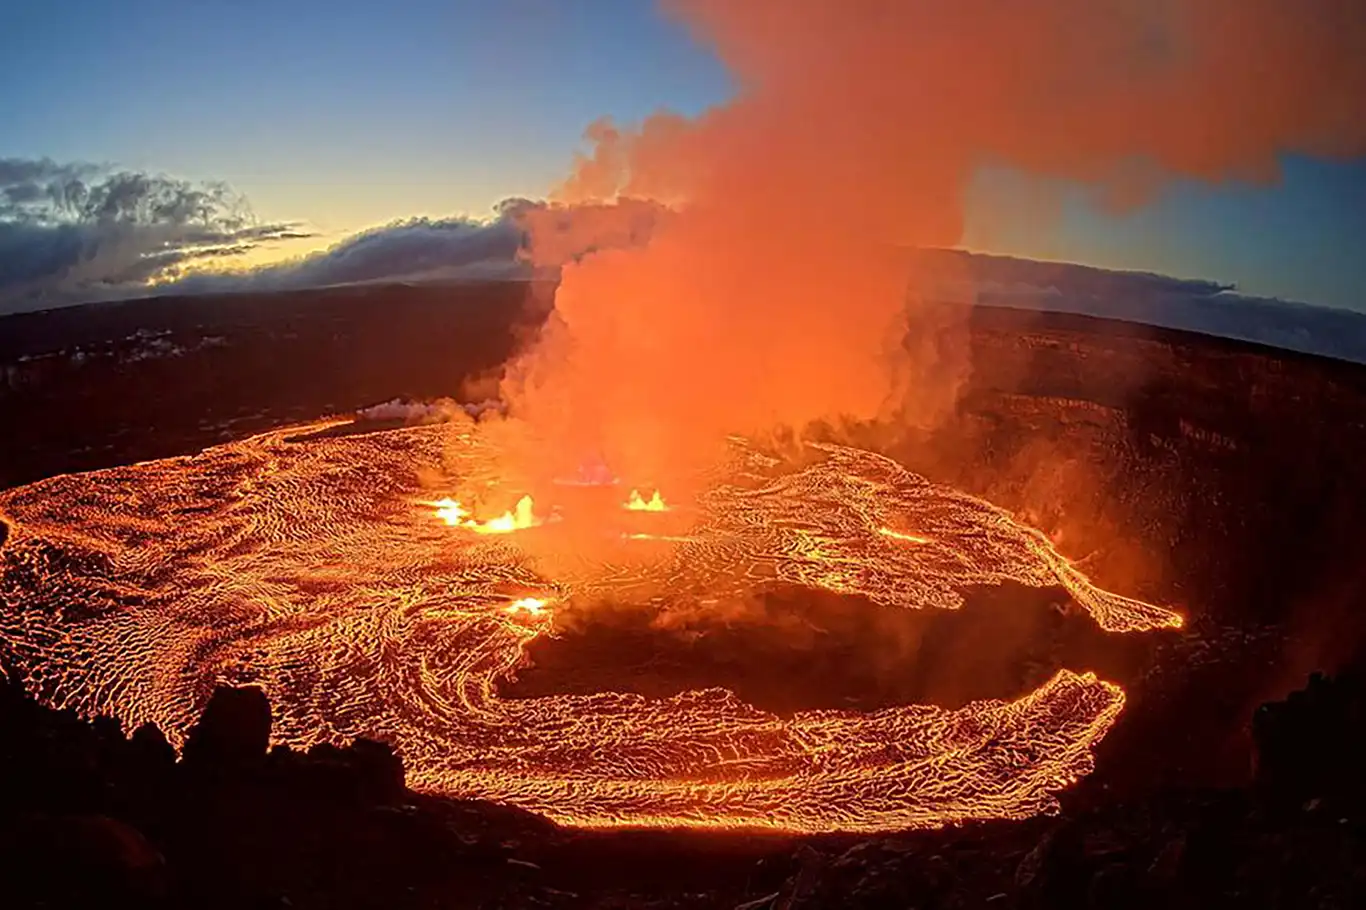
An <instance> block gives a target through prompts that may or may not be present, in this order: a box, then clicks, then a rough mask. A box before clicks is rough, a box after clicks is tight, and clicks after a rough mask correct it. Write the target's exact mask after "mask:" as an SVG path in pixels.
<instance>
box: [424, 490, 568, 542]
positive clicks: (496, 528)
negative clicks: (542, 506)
mask: <svg viewBox="0 0 1366 910" xmlns="http://www.w3.org/2000/svg"><path fill="white" fill-rule="evenodd" d="M430 505H432V506H433V507H435V508H436V517H437V518H440V519H441V520H442V521H444V522H445V523H446V524H448V525H450V526H451V527H457V528H466V529H468V530H470V531H473V532H474V533H476V534H511V533H512V532H513V531H523V530H526V529H527V528H534V527H536V526H537V525H539V524H540V523H541V521H540V519H538V518H537V517H536V512H535V509H536V504H535V502H534V501H533V500H532V498H531V497H530V496H523V497H522V498H521V499H519V500H517V506H516V508H515V509H514V510H511V511H508V512H504V513H503V514H502V515H499V516H498V517H497V518H490V519H489V520H488V521H476V520H475V519H474V518H472V517H470V513H469V512H468V511H466V509H465V507H464V506H462V505H461V504H460V503H458V502H456V501H455V500H454V499H450V498H446V499H439V500H437V501H436V502H434V503H431V504H430Z"/></svg>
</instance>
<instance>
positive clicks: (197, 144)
mask: <svg viewBox="0 0 1366 910" xmlns="http://www.w3.org/2000/svg"><path fill="white" fill-rule="evenodd" d="M946 78H948V79H952V78H953V76H952V74H947V75H946ZM0 85H3V86H5V89H4V91H0V124H3V125H4V127H3V129H0V158H5V157H9V158H43V157H48V158H52V159H54V160H58V161H90V162H97V163H105V162H109V163H114V164H117V165H119V166H122V167H129V168H134V169H139V170H147V171H151V172H158V173H160V172H164V173H168V174H172V175H175V176H180V177H187V178H192V179H213V180H224V181H227V182H228V183H230V184H231V185H233V186H234V187H235V188H236V189H237V190H239V191H241V192H242V193H243V194H245V195H246V196H247V197H248V198H249V199H250V200H251V203H252V205H253V208H254V210H255V211H256V213H257V214H258V215H259V216H260V217H261V218H262V219H264V220H268V221H290V222H295V221H297V222H303V223H305V224H307V225H309V226H310V227H311V228H312V229H313V230H316V231H317V232H318V236H316V237H313V238H310V239H307V240H295V241H290V242H288V243H279V244H274V245H271V246H269V247H266V248H262V249H260V250H257V251H256V253H255V255H256V256H257V257H262V258H266V257H272V256H281V255H285V254H289V253H299V252H303V251H306V250H309V249H313V248H318V247H320V246H327V245H329V244H331V243H333V242H336V241H337V240H339V239H341V238H342V237H344V236H345V235H347V234H350V233H352V232H355V231H358V230H361V229H364V228H368V227H373V226H375V225H379V224H383V223H386V222H389V221H393V220H395V219H403V218H409V217H412V216H418V215H428V216H446V215H452V214H457V213H466V214H472V215H477V216H482V215H485V214H487V213H489V211H490V208H491V206H493V205H494V204H495V203H496V202H497V201H499V200H500V199H503V198H506V197H509V196H532V197H535V196H541V195H544V194H545V193H546V192H547V191H548V190H549V189H550V188H551V187H553V186H554V185H555V183H556V182H557V181H558V180H560V179H561V178H563V177H564V176H565V174H566V173H567V169H568V166H569V163H570V159H571V156H572V154H573V152H574V150H575V149H576V148H579V147H580V136H581V133H582V130H583V128H584V126H585V125H586V124H588V123H589V122H591V121H592V120H594V119H595V118H598V117H600V116H602V115H610V116H612V117H614V118H616V119H617V120H618V121H622V122H632V121H636V120H639V119H640V118H642V117H644V116H645V115H647V114H649V113H650V112H652V111H654V110H656V109H658V108H661V107H667V108H670V109H672V110H676V111H679V112H682V113H684V114H695V113H697V112H700V111H702V110H704V109H705V108H707V107H708V106H709V105H712V104H715V103H718V102H722V101H724V100H725V99H726V98H727V97H728V96H729V95H730V93H731V91H732V81H731V79H730V78H729V76H728V74H727V73H726V71H725V69H724V68H723V67H722V66H721V64H720V63H719V62H718V61H717V60H716V58H715V57H714V56H712V54H711V53H710V52H708V51H707V50H706V49H705V48H703V47H701V46H700V45H699V44H697V43H695V42H694V41H693V40H692V39H691V37H690V36H689V35H688V33H687V32H686V31H685V30H684V29H683V28H682V27H681V26H679V25H677V24H675V23H674V22H672V21H670V20H668V19H666V18H665V17H664V16H662V15H661V14H660V13H659V12H658V11H657V9H656V8H655V5H654V4H653V3H651V2H649V0H592V2H581V3H568V2H555V0H505V2H493V0H440V2H436V0H402V2H398V0H396V2H392V3H387V4H376V3H371V2H365V3H360V2H349V0H331V2H319V0H285V2H282V0H274V2H263V0H234V2H220V0H203V2H197V3H189V4H186V3H171V2H168V0H128V2H126V3H122V4H113V3H108V2H96V0H46V2H44V3H36V2H28V3H21V4H19V6H18V8H17V9H13V8H12V9H10V10H9V11H8V14H7V16H6V23H5V27H4V28H3V29H0ZM1050 189H1051V190H1052V191H1051V192H1049V193H1047V194H1041V193H1040V191H1039V186H1038V182H1037V181H1031V180H1030V179H1028V178H1026V177H1024V176H1023V175H1020V174H1018V173H1014V172H1010V171H994V170H983V171H982V172H981V173H979V175H978V178H977V180H976V181H975V182H974V185H973V187H972V190H971V193H970V197H969V198H970V205H969V208H968V212H969V217H968V225H967V231H966V236H965V237H964V238H963V245H964V246H966V247H968V248H970V249H976V250H983V251H991V252H1000V253H1009V254H1016V255H1022V256H1028V257H1037V258H1050V259H1060V260H1068V261H1077V262H1084V263H1088V264H1095V265H1101V266H1107V267H1117V268H1135V269H1145V270H1154V271H1159V272H1163V273H1169V274H1175V275H1180V276H1189V277H1205V278H1211V279H1216V280H1220V281H1229V282H1236V283H1237V284H1238V285H1239V287H1240V289H1241V290H1243V291H1245V292H1247V293H1251V294H1259V295H1267V296H1282V297H1286V298H1291V299H1298V300H1304V301H1307V302H1313V303H1320V304H1326V305H1332V306H1339V307H1348V308H1353V309H1366V294H1363V293H1362V290H1361V289H1362V288H1363V286H1366V256H1363V255H1361V252H1362V249H1363V244H1364V243H1366V161H1362V160H1356V161H1336V162H1332V161H1321V160H1314V159H1309V158H1304V157H1288V158H1286V159H1284V169H1283V173H1282V174H1281V176H1280V178H1279V179H1278V180H1276V181H1274V182H1271V183H1269V184H1264V185H1251V184H1226V185H1217V186H1215V185H1206V184H1198V183H1194V182H1190V183H1178V184H1176V185H1174V186H1170V187H1168V188H1166V189H1165V190H1164V191H1163V192H1162V193H1161V194H1160V195H1159V196H1158V197H1157V198H1156V199H1155V200H1154V201H1152V202H1151V203H1150V204H1149V205H1147V206H1144V207H1141V208H1139V209H1136V210H1133V211H1129V212H1112V211H1106V210H1103V209H1102V208H1100V207H1098V206H1096V205H1094V204H1092V203H1091V202H1090V201H1089V200H1088V198H1087V197H1086V196H1085V194H1083V193H1081V192H1080V191H1078V190H1075V189H1074V188H1068V187H1066V186H1062V187H1051V188H1050ZM1041 195H1044V196H1046V198H1045V199H1044V200H1043V201H1040V200H1039V198H1038V197H1040V196H1041Z"/></svg>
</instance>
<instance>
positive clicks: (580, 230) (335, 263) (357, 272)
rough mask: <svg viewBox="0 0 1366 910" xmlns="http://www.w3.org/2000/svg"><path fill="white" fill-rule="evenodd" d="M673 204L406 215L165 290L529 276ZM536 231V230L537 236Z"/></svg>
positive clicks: (629, 234) (629, 241) (649, 226)
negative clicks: (309, 249) (283, 257)
mask: <svg viewBox="0 0 1366 910" xmlns="http://www.w3.org/2000/svg"><path fill="white" fill-rule="evenodd" d="M666 213H667V210H666V209H665V208H664V207H663V206H661V205H658V204H656V203H652V202H636V201H631V200H627V201H625V202H623V203H620V204H614V205H595V204H585V205H579V206H569V205H558V204H554V203H549V202H543V201H537V200H530V199H521V198H513V199H506V200H504V201H503V202H501V203H499V204H498V205H497V206H496V207H495V209H494V216H493V217H492V218H490V219H487V220H478V219H473V218H469V217H456V218H442V219H433V218H416V219H412V220H408V221H399V222H395V223H393V224H387V225H384V226H383V227H378V228H374V229H372V230H368V231H364V232H362V233H359V234H356V235H354V236H351V237H348V238H346V239H345V240H343V241H341V242H340V243H338V244H336V245H335V246H333V247H331V248H330V249H327V250H324V251H321V252H318V253H314V254H312V255H309V256H305V257H302V258H300V259H295V260H292V261H288V262H282V263H278V264H274V265H268V266H263V267H260V268H256V269H252V270H250V271H243V272H227V273H203V274H198V275H189V276H186V277H185V278H184V279H182V280H180V281H177V282H173V283H170V284H167V285H165V286H164V287H162V288H161V291H163V292H167V293H206V292H231V291H276V290H293V289H298V288H309V287H325V286H330V285H339V284H364V283H370V282H381V281H395V282H401V281H410V282H416V281H442V280H448V281H450V280H468V279H504V278H528V277H532V276H533V275H535V274H537V273H538V272H540V271H542V270H546V269H551V270H553V269H555V268H558V267H559V266H560V265H562V264H564V263H566V262H570V261H574V260H576V259H580V258H582V257H583V256H585V255H587V254H589V253H591V252H595V251H598V250H603V249H612V248H621V247H626V246H632V245H637V244H640V243H643V242H645V240H646V239H647V238H648V237H649V236H650V233H651V231H652V230H653V228H654V226H655V225H656V224H657V223H658V222H659V221H660V220H661V219H663V218H665V217H666ZM530 236H535V238H536V242H535V244H534V245H533V244H531V243H530V242H529V239H528V238H529V237H530Z"/></svg>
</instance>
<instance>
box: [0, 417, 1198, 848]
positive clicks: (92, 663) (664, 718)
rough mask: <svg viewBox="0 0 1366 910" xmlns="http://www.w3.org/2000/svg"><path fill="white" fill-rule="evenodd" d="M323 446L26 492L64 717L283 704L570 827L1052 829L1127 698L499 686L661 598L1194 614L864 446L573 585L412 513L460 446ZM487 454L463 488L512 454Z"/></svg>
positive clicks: (49, 676)
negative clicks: (852, 702)
mask: <svg viewBox="0 0 1366 910" xmlns="http://www.w3.org/2000/svg"><path fill="white" fill-rule="evenodd" d="M322 428H323V427H322V426H319V427H316V428H315V429H322ZM298 432H299V431H298V429H297V428H292V429H289V430H282V431H279V432H273V433H267V434H265V435H262V436H258V437H255V438H253V439H248V440H245V441H241V442H234V443H230V444H227V445H223V446H219V447H216V448H213V449H209V450H206V451H205V452H203V453H201V454H199V455H197V456H194V457H190V458H177V459H169V460H166V461H158V462H146V463H142V464H137V465H129V466H125V467H118V468H112V469H109V470H106V471H99V472H95V473H91V474H84V475H67V476H61V477H54V478H51V479H48V480H45V481H42V482H39V483H36V484H33V485H31V486H27V487H21V488H18V489H13V490H8V491H5V492H4V493H2V494H0V512H2V513H3V514H4V515H5V516H6V519H7V521H8V522H9V523H10V524H11V530H10V534H9V536H8V539H7V540H6V542H5V544H4V547H3V549H0V607H2V609H0V655H3V657H4V658H5V660H6V662H7V663H9V664H10V665H12V666H14V667H16V668H17V669H18V670H19V672H20V673H21V674H22V675H23V677H24V678H25V679H26V680H28V681H29V682H30V684H31V685H32V687H33V689H34V690H35V691H36V692H38V693H39V694H40V696H41V697H42V698H44V699H45V700H46V701H48V702H49V703H51V704H54V705H57V706H61V707H67V708H72V709H75V710H77V711H79V712H81V713H83V714H86V715H94V714H110V715H114V716H116V717H118V718H119V719H120V720H121V721H123V723H124V726H125V729H130V728H132V727H134V726H136V725H138V724H141V723H143V722H147V721H151V722H155V723H157V724H159V725H160V726H161V727H162V728H163V729H164V730H166V731H168V734H169V735H170V736H171V737H172V739H173V740H174V741H176V742H180V741H182V740H183V737H184V735H185V732H186V731H187V730H188V728H189V727H190V725H191V724H192V723H193V721H194V719H195V718H196V716H197V712H198V711H199V709H200V708H202V704H203V699H204V697H205V695H206V693H208V692H209V691H210V690H211V688H212V687H213V685H215V684H216V683H219V682H227V683H233V684H256V685H260V686H262V687H263V688H264V689H265V690H266V692H267V694H268V695H269V697H270V699H271V701H272V703H273V704H274V705H275V708H276V713H277V719H276V724H275V727H274V736H275V738H276V740H277V741H278V742H282V743H287V744H289V745H292V746H294V747H297V748H306V747H308V746H310V745H312V744H314V743H317V742H320V741H337V742H344V741H349V740H350V739H352V738H354V737H360V736H364V737H371V738H379V739H384V740H387V741H389V742H391V743H393V744H394V745H395V747H396V748H397V749H398V751H399V752H400V754H401V755H402V757H403V760H404V763H405V766H406V768H407V769H408V782H409V785H410V786H412V787H414V788H415V789H418V790H423V791H427V792H432V793H441V794H446V795H450V796H454V797H462V798H480V799H489V800H495V801H498V802H501V803H506V804H509V805H513V806H519V807H522V808H525V809H528V810H531V811H533V812H537V813H540V814H542V815H544V816H546V817H548V818H551V819H554V820H555V821H557V822H561V823H563V824H568V825H578V826H588V827H601V826H618V825H633V826H679V825H685V826H702V827H768V828H776V829H782V830H788V831H803V832H820V831H864V832H868V831H885V830H892V829H905V828H920V827H933V826H939V825H944V824H949V823H955V822H960V821H965V820H968V819H979V818H1018V817H1024V816H1029V815H1033V814H1037V813H1039V812H1044V811H1048V810H1050V809H1051V808H1052V807H1053V806H1055V804H1056V802H1055V797H1054V794H1055V793H1056V792H1057V791H1058V790H1060V789H1062V788H1064V787H1066V786H1067V785H1068V784H1070V783H1071V782H1073V781H1075V780H1076V779H1078V778H1079V777H1081V776H1082V775H1084V774H1086V773H1088V771H1089V770H1090V768H1091V749H1092V747H1093V746H1094V745H1095V743H1096V742H1097V741H1098V740H1099V739H1100V738H1101V737H1102V736H1104V735H1105V733H1106V731H1107V730H1108V729H1109V728H1110V727H1111V725H1112V724H1113V723H1114V722H1115V720H1116V718H1117V716H1118V715H1119V713H1120V711H1121V708H1122V706H1123V704H1124V693H1123V692H1122V691H1121V690H1120V689H1119V688H1118V687H1117V686H1114V685H1112V684H1110V683H1107V682H1104V681H1102V680H1099V679H1097V678H1095V677H1094V676H1093V675H1091V674H1086V673H1074V672H1071V671H1067V670H1063V671H1060V672H1059V673H1058V674H1057V675H1055V676H1054V677H1053V678H1052V679H1051V680H1049V681H1048V682H1047V683H1046V684H1044V685H1043V686H1042V687H1040V688H1039V689H1038V690H1037V691H1035V692H1033V693H1031V694H1029V695H1026V696H1024V697H1022V698H1019V699H1016V700H1014V701H983V702H976V703H972V704H969V705H967V706H965V707H963V708H960V709H956V710H948V709H944V708H938V707H932V706H916V705H910V706H901V707H893V708H886V709H883V710H878V711H872V712H867V713H860V712H854V711H845V710H815V711H803V712H799V713H797V714H795V715H792V716H790V717H780V716H777V715H774V714H771V713H768V712H765V711H762V710H759V709H757V708H755V707H753V706H750V705H747V704H745V703H744V702H742V701H741V700H740V699H738V698H737V697H736V696H735V695H734V694H733V693H731V692H729V691H726V690H723V689H707V690H701V691H687V692H682V693H679V694H677V695H674V696H671V697H668V698H646V697H643V696H640V695H634V694H625V693H618V692H600V693H597V694H593V695H550V696H544V697H535V698H521V699H514V698H506V697H504V696H503V695H502V694H500V691H499V686H500V684H501V683H502V682H504V681H506V680H508V679H510V678H511V677H513V676H514V675H515V674H516V672H517V670H518V669H519V668H520V667H522V666H524V665H526V663H527V661H528V657H527V654H528V652H527V645H528V644H529V643H530V642H532V641H534V640H536V639H537V638H539V637H541V636H546V635H553V634H555V611H553V610H552V609H551V606H552V605H554V604H559V603H562V602H565V601H567V600H571V599H572V600H575V601H577V602H579V603H581V604H591V603H593V602H595V601H596V600H597V599H600V598H603V597H612V598H617V599H620V600H623V601H624V600H628V599H630V598H632V597H633V595H639V594H640V593H641V592H646V591H648V592H651V594H657V593H658V592H665V594H666V595H668V596H672V595H670V594H669V592H689V594H688V596H692V597H698V596H699V593H698V592H699V591H700V592H702V594H701V596H702V598H703V599H702V600H701V601H700V602H702V603H708V602H718V603H720V602H724V601H725V599H726V598H732V597H735V598H739V597H752V596H753V595H754V593H755V592H756V591H758V590H760V589H762V588H763V587H764V586H766V585H770V584H773V583H775V582H779V583H788V584H797V585H807V586H810V587H814V588H820V589H824V590H830V591H839V592H848V593H856V594H862V595H864V596H866V597H867V598H869V599H871V600H873V601H875V602H877V603H879V604H883V605H889V606H897V607H902V608H906V609H931V608H939V609H954V608H957V607H958V606H960V605H961V603H962V594H961V593H960V592H961V591H962V590H963V589H965V588H967V587H969V586H980V585H985V584H999V583H1002V582H1016V583H1021V584H1026V585H1035V586H1046V585H1062V586H1063V587H1065V588H1066V589H1067V590H1068V591H1069V592H1070V593H1071V595H1072V596H1073V597H1074V598H1075V599H1076V601H1077V602H1078V603H1079V604H1081V605H1082V606H1083V607H1084V608H1085V609H1087V610H1088V611H1089V612H1090V614H1091V615H1092V616H1093V617H1094V618H1095V619H1096V621H1097V622H1098V623H1099V624H1100V625H1101V626H1103V627H1104V628H1106V629H1109V630H1112V631H1116V632H1127V631H1140V630H1145V629H1154V628H1160V627H1173V626H1177V625H1179V624H1180V622H1181V619H1180V617H1179V616H1178V615H1177V614H1175V613H1172V612H1171V611H1168V610H1165V609H1162V608H1160V607H1156V606H1152V605H1150V604H1146V603H1142V602H1140V601H1136V600H1131V599H1128V598H1125V597H1121V596H1119V595H1116V594H1111V593H1109V592H1106V591H1103V590H1100V589H1099V588H1097V587H1095V586H1094V585H1093V584H1092V583H1091V582H1090V580H1089V579H1087V578H1086V576H1085V575H1083V574H1082V573H1081V572H1079V571H1078V570H1077V569H1076V568H1074V567H1073V566H1072V565H1071V564H1070V563H1068V562H1067V560H1066V559H1064V558H1063V557H1062V556H1060V555H1059V554H1058V553H1057V552H1056V551H1055V550H1054V549H1053V547H1052V545H1051V543H1050V542H1049V540H1048V538H1047V537H1045V536H1044V535H1043V534H1041V533H1039V532H1038V531H1035V530H1033V529H1030V528H1027V527H1023V526H1021V525H1019V524H1018V523H1016V522H1015V521H1014V520H1013V519H1012V518H1011V517H1010V516H1009V515H1008V514H1007V513H1005V512H1003V511H1002V510H1000V509H998V508H996V507H994V506H992V505H990V504H988V503H985V502H982V501H981V500H978V499H974V498H972V497H970V496H967V495H965V494H963V493H959V492H957V491H955V490H952V489H949V488H946V487H943V486H940V485H937V484H934V483H931V482H930V481H928V480H926V479H924V478H922V477H919V476H917V475H915V474H913V473H911V472H909V471H907V470H905V469H904V468H902V467H901V466H900V465H897V464H896V463H895V462H892V461H890V460H889V459H886V458H884V457H882V456H879V455H875V454H873V453H870V452H864V451H860V450H857V449H850V448H842V447H837V446H827V447H824V448H823V450H822V454H823V455H824V458H823V460H821V461H818V462H817V463H815V464H812V465H809V466H805V467H802V468H800V469H792V468H789V467H785V466H783V465H779V464H777V463H776V462H774V461H773V460H772V459H768V458H765V457H762V456H760V455H758V454H757V453H755V452H753V451H750V450H748V449H746V448H744V447H738V448H737V450H736V468H737V470H736V471H735V472H734V473H733V474H730V475H727V476H726V477H722V478H720V479H718V480H717V482H716V483H715V484H714V485H713V486H712V487H711V488H710V489H708V490H707V491H706V492H705V493H704V494H703V495H702V496H701V497H700V498H699V500H698V505H697V515H696V520H695V523H694V524H693V525H692V526H691V527H690V529H689V530H688V532H687V533H686V534H671V536H672V537H675V538H677V539H676V540H674V541H671V542H670V544H669V546H668V547H664V548H660V552H659V553H658V554H657V555H658V558H657V559H653V560H644V561H641V560H637V561H634V562H628V563H623V564H612V565H607V564H602V565H599V566H596V567H594V566H593V565H591V564H587V561H581V563H583V564H580V563H574V566H575V568H573V569H572V570H571V571H565V572H563V573H556V574H551V573H549V572H548V571H547V570H546V568H545V566H544V565H541V564H538V562H537V560H536V559H535V558H534V557H532V556H531V555H529V554H528V552H527V551H524V550H523V549H522V548H520V547H519V546H518V542H519V538H518V537H517V536H515V535H513V536H502V537H500V536H497V535H493V536H486V535H485V534H480V533H474V534H469V535H452V534H451V533H450V529H449V528H447V527H445V526H444V525H443V524H442V523H441V522H438V521H433V520H432V513H431V510H430V506H423V507H415V506H414V501H415V498H416V497H418V496H419V495H420V494H419V480H418V477H419V473H430V470H431V468H432V467H433V466H437V465H442V464H443V463H444V464H451V462H450V461H449V459H450V458H451V457H452V455H451V452H452V443H451V440H450V439H449V438H448V436H447V435H446V434H448V433H449V430H447V429H443V428H442V427H439V426H438V427H413V428H407V429H401V430H393V431H388V432H385V433H373V434H366V435H354V436H344V435H343V436H321V437H314V438H312V439H307V440H302V439H299V438H298V437H297V436H296V434H298ZM291 440H293V441H291ZM461 440H462V441H461V443H460V446H463V448H460V447H459V446H457V447H456V448H459V451H458V452H457V454H456V456H454V461H455V464H454V468H453V469H454V470H456V471H457V473H459V474H460V475H461V476H465V475H468V474H473V473H474V472H475V471H476V469H477V468H479V467H480V466H481V465H483V466H487V464H488V463H489V462H490V459H493V458H495V455H496V453H492V452H491V451H490V450H489V448H488V444H487V443H486V442H484V441H482V440H481V439H480V438H478V436H477V435H476V434H469V435H468V437H461ZM524 501H525V502H526V506H525V507H523V506H522V505H520V504H519V506H518V508H517V509H516V510H515V511H512V512H510V513H509V514H508V515H506V516H503V517H502V518H496V519H493V520H492V521H486V522H483V523H482V524H481V523H479V522H474V520H473V518H472V517H471V516H470V515H469V514H468V513H467V511H466V510H465V509H464V508H463V507H461V506H460V505H459V503H456V502H447V503H442V504H441V505H438V506H437V508H438V509H440V510H441V517H442V519H443V521H450V522H451V524H453V525H455V526H456V527H459V528H464V529H469V530H472V531H479V530H480V529H481V528H482V529H494V528H497V529H500V530H501V529H504V528H509V529H515V528H517V527H521V526H528V525H530V524H533V523H534V522H535V515H534V513H533V511H532V508H531V503H530V500H524ZM504 519H508V520H504ZM565 524H568V522H565ZM896 528H904V529H913V530H914V534H913V535H912V534H911V533H910V532H909V531H906V532H903V531H891V530H890V529H896ZM670 530H671V532H672V530H673V529H670ZM908 541H910V543H909V544H908ZM679 596H682V594H681V593H680V594H679ZM635 602H647V601H646V600H645V599H644V598H639V597H638V598H637V599H636V601H635Z"/></svg>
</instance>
